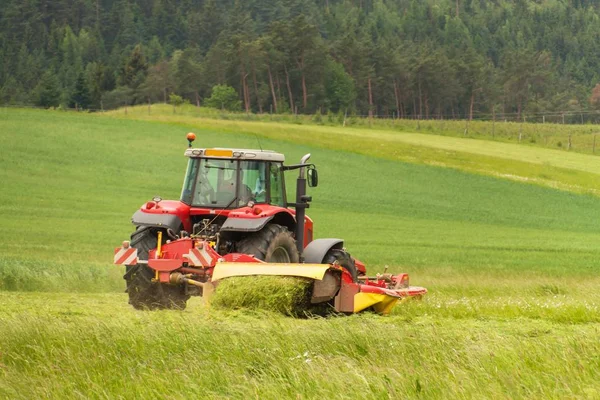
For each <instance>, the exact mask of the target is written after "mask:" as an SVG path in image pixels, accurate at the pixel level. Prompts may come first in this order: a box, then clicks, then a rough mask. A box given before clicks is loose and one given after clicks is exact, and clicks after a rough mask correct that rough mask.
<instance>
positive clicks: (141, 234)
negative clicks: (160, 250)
mask: <svg viewBox="0 0 600 400" xmlns="http://www.w3.org/2000/svg"><path fill="white" fill-rule="evenodd" d="M131 247H135V248H136V249H138V257H139V258H140V259H141V260H147V259H148V251H149V250H151V249H153V248H155V247H156V233H155V229H153V228H151V227H147V226H144V227H138V229H137V230H136V231H135V232H134V233H133V234H132V235H131ZM154 275H155V273H154V270H153V269H152V268H150V267H148V266H146V265H144V264H137V265H128V266H127V268H126V272H125V275H124V276H123V278H124V279H125V281H126V282H127V293H128V294H129V304H131V305H132V306H133V308H135V309H136V310H156V309H177V310H183V309H185V306H186V303H187V300H188V299H189V298H190V296H189V295H187V294H185V292H184V290H185V288H184V287H182V286H173V285H169V284H166V283H159V282H153V281H152V279H153V278H154Z"/></svg>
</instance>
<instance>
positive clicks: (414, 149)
mask: <svg viewBox="0 0 600 400" xmlns="http://www.w3.org/2000/svg"><path fill="white" fill-rule="evenodd" d="M152 110H154V111H152V112H151V113H150V114H149V113H148V109H147V107H135V108H128V109H121V110H117V111H112V112H109V113H107V114H108V115H109V116H111V117H118V118H123V119H130V120H131V119H134V120H146V121H157V122H163V123H167V124H179V125H183V126H186V127H193V128H195V129H207V128H208V129H214V130H218V131H222V132H223V131H226V132H234V133H240V132H243V133H246V134H251V135H255V136H258V137H263V138H271V139H276V140H285V141H290V142H293V143H302V144H308V145H313V146H314V145H316V146H321V147H327V148H331V149H338V150H343V151H347V152H352V153H357V154H363V155H368V156H376V157H379V158H385V159H389V160H393V161H406V162H409V163H418V164H426V165H435V166H442V167H447V168H453V169H459V170H462V171H467V172H473V173H477V174H485V175H493V176H497V177H502V178H505V179H511V180H516V181H527V182H529V183H535V184H539V185H543V186H549V187H555V188H561V189H565V190H569V191H577V192H585V193H596V194H597V193H599V190H600V183H599V182H598V179H597V176H596V175H597V174H599V173H600V159H599V158H597V157H596V156H593V155H585V156H584V155H582V154H578V153H573V152H567V151H564V150H555V149H544V148H540V147H537V146H528V145H525V144H522V145H515V144H514V143H506V142H498V141H495V140H494V141H491V140H476V139H475V140H474V139H473V138H465V137H441V135H442V134H444V132H445V131H444V130H443V129H441V128H442V127H443V125H440V124H441V123H437V122H436V121H429V124H430V126H429V129H427V130H426V131H427V132H428V133H415V132H418V130H416V129H410V127H409V126H408V125H403V126H401V127H400V129H402V131H390V126H387V125H385V124H384V125H383V126H379V125H374V126H373V127H372V128H367V127H364V126H363V127H352V126H351V127H346V128H343V127H339V126H338V127H327V126H319V125H314V124H313V125H298V124H293V123H290V121H288V122H285V123H280V122H270V121H240V120H228V119H225V120H224V119H216V118H219V115H211V114H207V115H205V114H201V115H200V117H198V115H195V114H194V113H197V111H195V109H192V110H188V109H185V108H184V109H183V110H179V111H178V114H173V111H172V107H170V106H166V105H154V106H153V108H152ZM213 113H214V111H213ZM221 117H225V116H224V115H223V116H221ZM227 118H229V116H227ZM446 123H449V122H444V124H446ZM382 124H383V122H382ZM481 124H484V123H481ZM528 129H529V130H534V129H548V127H547V126H544V125H536V124H530V125H529V126H528ZM581 129H583V127H580V126H571V127H563V126H556V129H555V130H556V131H558V132H557V134H561V133H560V132H561V131H563V130H567V131H569V134H579V135H587V136H588V137H589V138H590V140H591V139H592V135H589V134H587V133H585V132H583V133H582V132H580V131H581ZM585 129H592V130H593V129H594V128H585ZM570 130H573V132H570ZM431 133H437V134H436V135H432V134H431ZM478 137H479V138H482V137H483V136H481V135H480V136H478ZM488 139H489V137H488ZM599 145H600V141H599Z"/></svg>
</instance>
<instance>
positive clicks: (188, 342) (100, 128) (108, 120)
mask: <svg viewBox="0 0 600 400" xmlns="http://www.w3.org/2000/svg"><path fill="white" fill-rule="evenodd" d="M128 116H129V117H131V116H132V112H131V110H129V114H128ZM155 117H156V118H157V119H159V116H155ZM160 119H162V121H161V122H152V121H135V120H133V119H123V118H113V117H108V116H100V115H86V114H70V113H61V112H50V111H24V110H5V109H4V110H3V109H0V143H1V145H2V151H0V182H2V190H1V191H0V212H1V213H2V215H3V223H2V227H3V229H2V230H1V231H0V290H2V291H0V302H2V304H4V307H3V308H2V309H0V397H6V398H31V397H73V396H81V397H91V398H115V397H119V396H122V397H127V398H130V397H143V398H145V397H150V396H154V397H173V398H185V397H190V395H201V396H203V397H209V398H222V397H233V398H246V397H249V396H251V397H259V398H289V397H300V398H315V397H324V398H342V397H364V398H387V397H390V398H399V397H411V398H412V397H415V398H416V397H425V398H449V397H461V398H462V397H467V398H482V397H484V398H492V397H493V398H519V397H530V398H531V397H534V398H565V397H582V398H586V397H589V398H594V396H597V395H598V394H599V393H600V390H599V389H598V386H597V381H598V378H600V365H599V364H598V359H597V356H596V354H598V350H599V349H598V342H599V341H598V339H600V338H599V336H598V329H599V328H600V309H599V305H600V294H598V291H597V287H598V284H599V283H600V278H598V274H597V271H598V268H599V267H600V261H598V260H600V257H599V256H600V251H599V250H598V245H597V243H599V240H600V229H599V228H598V227H597V217H598V216H599V215H600V198H598V197H597V196H595V195H591V194H580V193H578V192H580V191H586V192H593V191H594V190H595V189H596V185H597V184H596V183H595V181H597V180H598V179H597V178H598V176H597V175H598V173H600V170H596V169H595V167H594V165H595V164H593V163H592V158H591V157H589V156H585V155H578V154H568V158H563V157H561V156H559V154H557V153H554V152H551V151H549V150H544V149H535V148H531V147H523V146H521V147H517V146H513V147H510V146H509V145H506V144H503V143H496V144H497V145H502V146H507V147H506V148H505V149H504V150H503V151H504V153H502V155H499V156H494V155H493V154H492V155H490V154H487V153H485V151H486V148H485V146H480V145H479V144H478V143H477V141H475V140H470V139H465V140H466V142H461V141H458V139H456V138H446V137H439V138H436V137H430V136H427V137H426V138H424V137H423V135H403V134H398V133H390V132H387V133H386V132H373V131H371V130H365V131H361V130H353V131H352V132H351V133H352V134H351V135H342V131H340V130H339V129H334V128H326V127H318V128H317V127H305V126H298V125H289V124H288V125H286V124H275V123H273V124H268V123H260V124H259V123H252V122H241V121H217V120H209V119H205V120H198V119H192V118H189V119H185V118H182V119H181V120H176V118H174V117H172V116H170V115H167V116H164V117H160ZM190 130H193V131H195V132H196V133H197V135H198V140H197V142H196V144H197V145H198V146H201V147H204V146H206V147H209V146H239V147H257V146H258V143H257V140H260V143H261V145H262V147H263V148H270V149H275V150H279V151H281V152H283V153H285V154H286V156H287V157H288V158H287V159H288V162H290V163H292V162H294V161H296V160H298V159H299V158H300V157H301V156H302V155H303V154H305V153H308V152H310V153H311V154H312V158H311V160H312V161H313V162H315V163H316V164H317V166H318V168H319V173H320V185H319V187H318V188H314V189H311V194H312V196H313V204H312V206H311V208H310V209H309V214H310V215H311V216H312V217H313V219H314V220H315V224H316V236H317V237H332V236H334V237H343V238H344V239H346V244H347V247H348V249H349V250H350V251H351V252H352V254H353V255H355V256H356V257H358V258H360V259H361V260H363V261H365V262H366V263H367V265H368V268H369V269H370V271H371V272H377V271H379V270H381V269H382V268H383V266H384V265H389V266H390V270H391V271H393V272H399V271H401V270H402V271H406V272H409V273H411V279H412V283H413V284H418V285H422V286H426V287H427V288H428V289H429V290H430V293H429V294H428V295H427V297H426V298H425V299H424V300H423V301H421V302H410V303H405V304H402V305H401V306H399V307H397V308H396V309H395V310H394V313H393V314H392V315H391V316H389V317H379V316H374V315H368V314H367V315H359V316H353V317H349V318H333V319H325V320H323V319H316V320H294V319H289V318H284V317H281V316H278V315H274V314H268V313H266V314H262V313H258V314H256V313H245V312H223V311H218V310H212V309H207V308H206V307H205V306H204V305H203V303H202V301H201V299H193V300H191V301H190V306H189V308H188V310H186V311H185V312H156V313H145V312H137V311H134V310H132V309H131V308H130V307H129V306H128V305H127V300H126V295H125V294H123V293H122V290H123V288H124V285H123V281H122V279H121V277H120V275H121V274H122V271H121V270H120V268H118V267H114V266H112V265H110V261H111V257H112V248H113V247H114V246H115V245H118V244H119V243H120V241H121V240H123V239H124V238H126V237H127V236H128V234H129V232H130V231H131V229H132V226H131V224H130V223H129V218H130V216H131V214H132V213H133V211H134V210H135V209H136V208H137V207H139V206H140V205H141V204H142V203H143V202H144V201H146V200H148V199H149V198H151V197H152V196H154V195H156V194H160V195H161V196H162V197H163V198H177V197H178V195H179V190H180V186H181V181H182V174H183V169H184V166H185V162H186V161H185V159H184V157H183V151H184V149H185V147H186V145H187V143H186V142H185V139H184V134H185V133H186V132H188V131H190ZM253 132H256V133H257V134H258V135H260V136H259V139H257V137H256V136H255V135H254V134H252V133H253ZM343 132H347V131H343ZM435 139H440V140H439V141H437V140H435ZM454 141H458V142H456V143H455V142H454ZM465 143H467V144H470V147H469V146H467V144H465ZM491 144H495V143H491ZM452 146H454V147H452ZM457 147H460V148H461V149H462V150H461V151H460V152H457V151H455V150H453V149H455V148H457ZM525 150H526V151H525ZM532 152H533V153H532ZM560 154H566V153H560ZM536 157H537V158H536ZM511 160H512V161H511ZM594 160H595V159H594ZM406 161H412V162H406ZM436 164H443V165H445V166H446V167H442V166H441V165H436ZM536 166H537V167H536ZM447 167H451V168H447ZM496 167H498V168H496ZM502 168H504V170H502ZM532 168H534V169H532ZM535 168H539V169H538V170H535ZM499 169H500V170H499ZM510 169H516V170H517V171H518V172H519V173H520V174H521V175H519V177H527V174H530V175H531V174H532V171H533V170H535V171H536V172H535V174H544V175H545V176H546V178H545V180H543V182H542V181H536V182H538V183H541V184H536V185H532V184H528V183H524V182H520V181H517V180H516V179H504V178H502V179H500V178H498V177H495V175H498V174H505V172H506V171H507V170H510ZM471 172H477V173H471ZM550 183H552V185H554V186H559V187H561V188H562V190H556V189H553V188H549V187H547V186H548V185H550ZM575 186H576V187H575ZM569 188H570V189H571V190H570V191H569V190H565V189H569ZM40 292H44V293H40ZM57 371H60V373H58V372H57ZM115 371H117V373H115ZM557 376H560V379H556V377H557ZM66 393H68V394H70V395H67V394H66ZM71 394H72V395H71Z"/></svg>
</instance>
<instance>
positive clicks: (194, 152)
mask: <svg viewBox="0 0 600 400" xmlns="http://www.w3.org/2000/svg"><path fill="white" fill-rule="evenodd" d="M185 156H186V157H191V158H225V159H233V160H260V161H282V162H283V161H285V156H284V155H283V154H281V153H277V152H274V151H272V150H252V149H224V148H220V147H215V148H211V149H197V148H189V149H187V150H186V151H185Z"/></svg>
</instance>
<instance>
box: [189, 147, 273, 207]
mask: <svg viewBox="0 0 600 400" xmlns="http://www.w3.org/2000/svg"><path fill="white" fill-rule="evenodd" d="M267 166H268V164H267V163H266V162H264V161H238V160H224V159H212V158H191V159H190V160H189V163H188V169H187V173H186V175H185V181H184V183H183V191H182V193H181V201H182V202H184V203H186V204H190V205H192V206H196V207H206V208H237V207H243V206H245V205H246V204H248V202H249V201H254V202H255V203H265V202H267V201H268V199H267V197H268V196H267V193H268V191H267V188H268V187H267V181H266V177H267Z"/></svg>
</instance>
